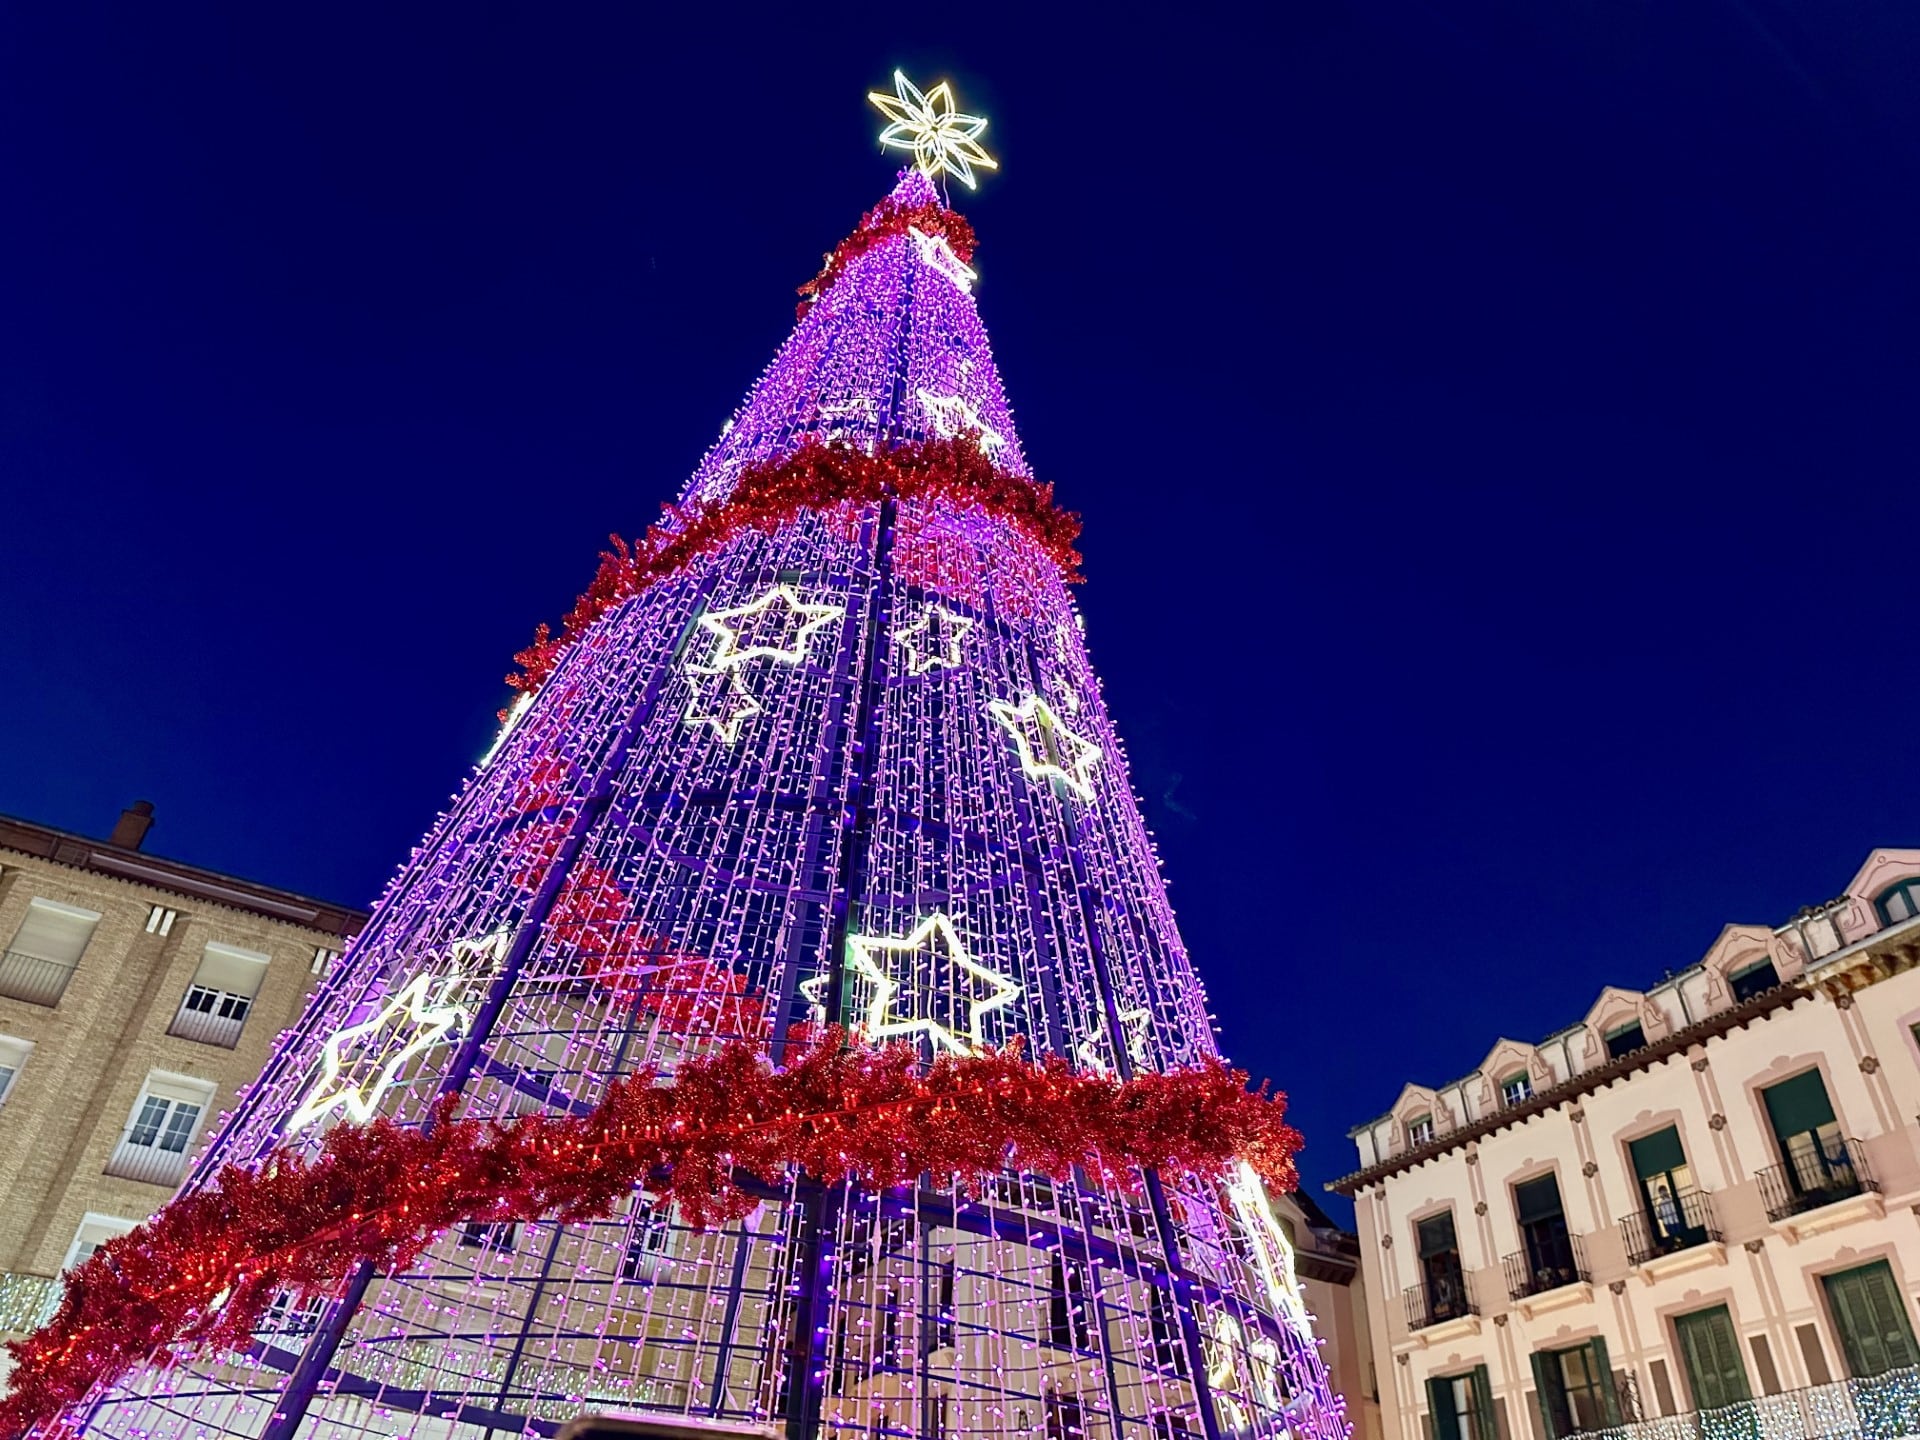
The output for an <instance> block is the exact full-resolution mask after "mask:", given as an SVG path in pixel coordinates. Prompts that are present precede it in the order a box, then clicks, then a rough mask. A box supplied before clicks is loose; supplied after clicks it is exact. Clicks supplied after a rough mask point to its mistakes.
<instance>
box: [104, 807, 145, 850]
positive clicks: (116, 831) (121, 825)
mask: <svg viewBox="0 0 1920 1440" xmlns="http://www.w3.org/2000/svg"><path fill="white" fill-rule="evenodd" d="M152 826H153V802H152V801H151V800H136V801H134V802H133V804H131V805H129V806H128V807H127V808H126V809H124V810H122V811H121V812H120V819H119V821H118V822H117V823H116V824H115V825H114V827H113V834H111V835H109V836H108V837H107V843H108V844H109V845H118V846H119V847H120V848H121V849H122V850H138V849H139V848H140V842H141V841H142V840H145V839H146V838H147V831H148V830H149V829H151V828H152Z"/></svg>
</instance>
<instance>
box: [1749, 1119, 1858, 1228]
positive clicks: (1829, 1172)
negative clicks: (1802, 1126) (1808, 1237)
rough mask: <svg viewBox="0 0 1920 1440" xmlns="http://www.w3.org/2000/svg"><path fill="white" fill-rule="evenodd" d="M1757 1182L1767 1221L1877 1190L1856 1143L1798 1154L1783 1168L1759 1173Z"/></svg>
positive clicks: (1836, 1143) (1772, 1167) (1837, 1142)
mask: <svg viewBox="0 0 1920 1440" xmlns="http://www.w3.org/2000/svg"><path fill="white" fill-rule="evenodd" d="M1757 1178H1758V1179H1759V1181H1760V1195H1761V1198H1762V1199H1764V1200H1765V1201H1766V1202H1767V1218H1768V1219H1769V1220H1785V1219H1788V1218H1790V1217H1791V1216H1794V1215H1804V1214H1805V1213H1806V1212H1807V1211H1809V1210H1817V1209H1819V1208H1820V1207H1821V1206H1822V1205H1831V1204H1833V1202H1834V1201H1836V1200H1847V1199H1850V1198H1852V1197H1853V1196H1855V1195H1860V1194H1863V1193H1865V1192H1867V1191H1870V1190H1871V1191H1876V1192H1877V1191H1878V1190H1879V1189H1880V1182H1879V1181H1878V1180H1875V1179H1874V1178H1873V1171H1872V1170H1870V1169H1869V1168H1868V1166H1867V1152H1866V1150H1865V1149H1864V1148H1862V1146H1861V1144H1860V1142H1859V1141H1858V1140H1844V1139H1836V1140H1833V1141H1830V1142H1829V1143H1827V1144H1825V1145H1817V1146H1814V1147H1812V1148H1809V1149H1806V1150H1803V1151H1800V1152H1798V1153H1796V1154H1794V1156H1793V1158H1792V1159H1790V1160H1789V1161H1788V1162H1787V1163H1786V1164H1784V1165H1770V1166H1768V1167H1767V1168H1766V1169H1765V1170H1762V1171H1760V1172H1759V1173H1758V1176H1757Z"/></svg>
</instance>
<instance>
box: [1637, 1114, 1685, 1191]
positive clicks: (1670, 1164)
mask: <svg viewBox="0 0 1920 1440" xmlns="http://www.w3.org/2000/svg"><path fill="white" fill-rule="evenodd" d="M1627 1153H1628V1154H1630V1155H1631V1156H1633V1173H1634V1174H1636V1175H1638V1176H1639V1177H1640V1178H1641V1179H1642V1180H1650V1179H1652V1178H1653V1177H1654V1176H1655V1175H1664V1174H1666V1173H1667V1172H1668V1171H1669V1170H1678V1169H1679V1168H1680V1167H1681V1166H1682V1165H1685V1164H1686V1163H1687V1152H1686V1151H1684V1150H1682V1149H1681V1148H1680V1132H1679V1130H1677V1129H1676V1128H1674V1127H1673V1126H1671V1125H1669V1126H1668V1127H1667V1128H1666V1129H1664V1130H1659V1131H1656V1132H1655V1133H1653V1134H1652V1135H1648V1136H1645V1137H1643V1138H1641V1139H1639V1140H1631V1141H1629V1142H1628V1143H1627Z"/></svg>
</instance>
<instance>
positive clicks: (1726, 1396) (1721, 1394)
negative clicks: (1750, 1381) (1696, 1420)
mask: <svg viewBox="0 0 1920 1440" xmlns="http://www.w3.org/2000/svg"><path fill="white" fill-rule="evenodd" d="M1673 1330H1674V1334H1675V1335H1677V1336H1678V1337H1679V1340H1680V1358H1681V1359H1682V1360H1683V1361H1684V1362H1685V1363H1686V1367H1687V1383H1688V1384H1689V1385H1690V1386H1691V1387H1692V1389H1693V1404H1694V1408H1695V1409H1696V1410H1718V1409H1719V1408H1720V1407H1721V1406H1722V1405H1737V1404H1739V1403H1740V1402H1741V1401H1742V1400H1747V1399H1751V1398H1752V1394H1753V1392H1752V1391H1751V1390H1750V1389H1748V1387H1747V1367H1746V1364H1745V1362H1744V1361H1743V1360H1741V1358H1740V1341H1739V1339H1738V1338H1737V1337H1736V1336H1735V1335H1734V1333H1733V1317H1732V1316H1731V1315H1729V1314H1728V1313H1727V1307H1726V1306H1724V1305H1716V1306H1714V1307H1713V1308H1712V1309H1711V1310H1696V1311H1694V1312H1693V1314H1691V1315H1676V1316H1675V1317H1674V1320H1673Z"/></svg>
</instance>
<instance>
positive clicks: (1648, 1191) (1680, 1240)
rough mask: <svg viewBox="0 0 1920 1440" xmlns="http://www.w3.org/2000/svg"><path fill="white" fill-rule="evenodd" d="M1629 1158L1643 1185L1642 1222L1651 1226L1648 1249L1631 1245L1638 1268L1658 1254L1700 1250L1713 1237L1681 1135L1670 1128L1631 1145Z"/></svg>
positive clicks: (1704, 1203) (1629, 1247)
mask: <svg viewBox="0 0 1920 1440" xmlns="http://www.w3.org/2000/svg"><path fill="white" fill-rule="evenodd" d="M1627 1154H1628V1155H1629V1157H1631V1159H1632V1161H1633V1174H1634V1178H1635V1179H1636V1180H1638V1181H1639V1184H1640V1203H1641V1207H1642V1211H1641V1215H1640V1216H1638V1217H1629V1218H1634V1219H1639V1220H1641V1221H1642V1222H1643V1223H1644V1225H1645V1227H1646V1232H1647V1234H1646V1244H1645V1245H1644V1246H1640V1245H1639V1244H1638V1243H1637V1240H1638V1237H1631V1238H1630V1242H1629V1244H1628V1247H1627V1248H1628V1251H1629V1252H1630V1253H1629V1258H1630V1259H1632V1260H1633V1262H1634V1263H1635V1264H1639V1263H1640V1261H1641V1260H1643V1259H1646V1258H1648V1257H1649V1256H1652V1255H1665V1254H1667V1253H1668V1252H1670V1251H1673V1250H1679V1249H1683V1248H1684V1247H1686V1246H1688V1245H1698V1244H1700V1243H1701V1242H1702V1241H1704V1240H1705V1239H1706V1238H1707V1208H1706V1201H1705V1199H1704V1198H1703V1197H1702V1196H1701V1194H1700V1192H1699V1191H1698V1190H1696V1189H1695V1188H1694V1185H1693V1171H1692V1169H1691V1168H1690V1167H1689V1166H1688V1165H1687V1156H1686V1152H1685V1151H1684V1150H1683V1149H1682V1148H1681V1146H1680V1132H1679V1130H1678V1129H1676V1128H1675V1127H1674V1126H1672V1125H1669V1126H1668V1127H1667V1128H1666V1129H1664V1130H1656V1131H1655V1132H1654V1133H1653V1134H1651V1135H1646V1136H1643V1137H1641V1138H1640V1139H1638V1140H1634V1141H1631V1142H1629V1144H1628V1145H1627ZM1636 1251H1643V1252H1644V1253H1634V1252H1636Z"/></svg>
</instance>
